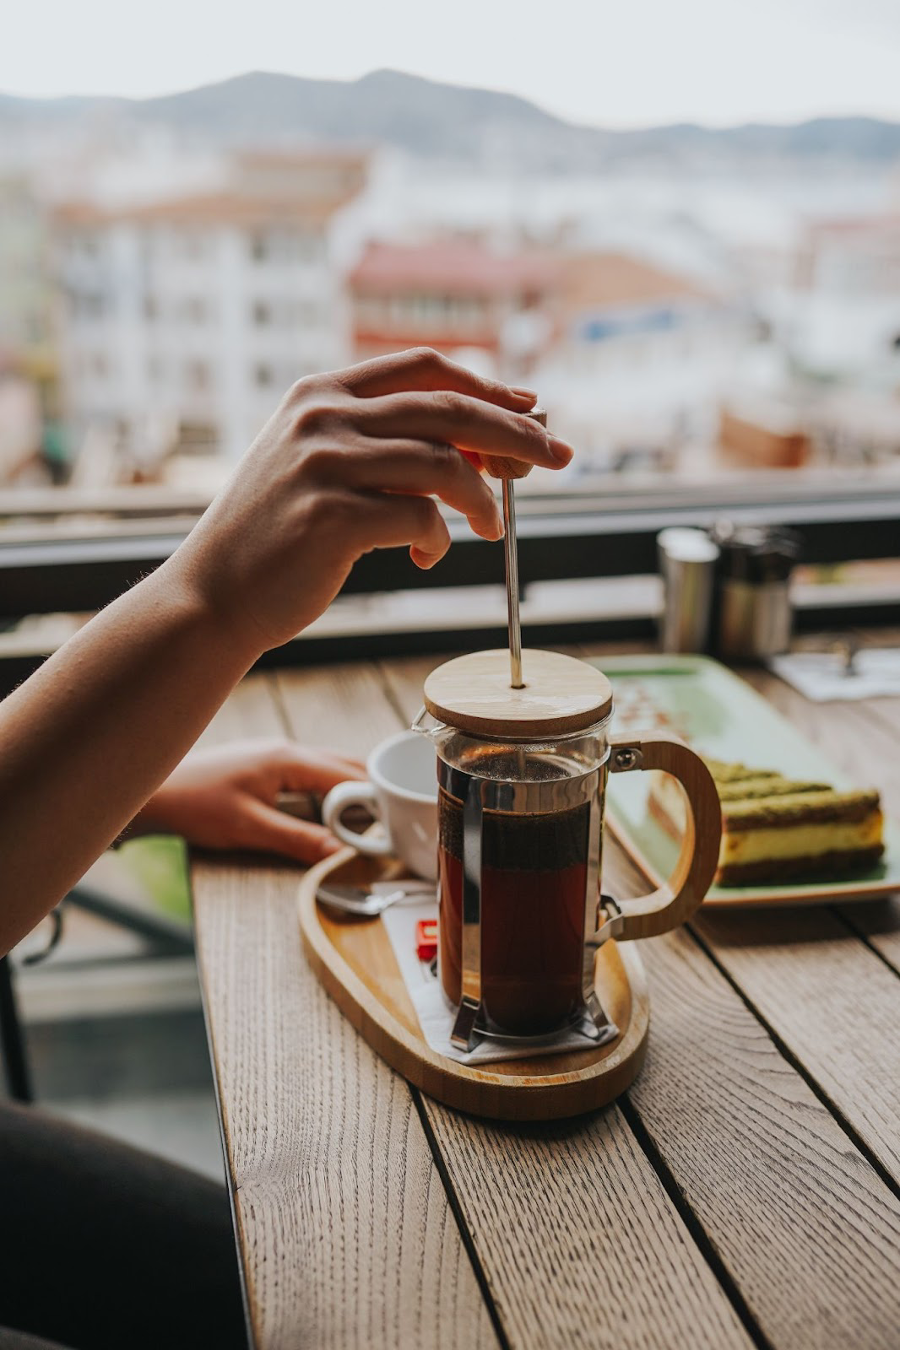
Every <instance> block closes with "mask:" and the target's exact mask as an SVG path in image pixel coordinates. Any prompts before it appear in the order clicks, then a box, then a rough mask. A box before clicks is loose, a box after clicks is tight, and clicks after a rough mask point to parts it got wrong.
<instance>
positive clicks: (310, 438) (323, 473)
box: [171, 350, 573, 664]
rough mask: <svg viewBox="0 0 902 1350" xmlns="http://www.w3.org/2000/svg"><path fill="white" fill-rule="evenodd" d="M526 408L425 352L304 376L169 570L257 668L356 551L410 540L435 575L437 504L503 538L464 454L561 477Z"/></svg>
mask: <svg viewBox="0 0 902 1350" xmlns="http://www.w3.org/2000/svg"><path fill="white" fill-rule="evenodd" d="M534 403H535V395H534V394H533V393H530V392H529V391H527V390H517V389H509V388H508V387H507V386H506V385H503V384H498V383H497V382H495V381H492V380H485V379H481V378H480V377H479V376H476V375H473V374H471V372H470V371H468V370H465V369H463V367H461V366H457V365H454V364H453V363H452V362H451V361H447V360H446V359H445V358H444V357H442V356H439V355H438V354H437V353H436V352H432V351H428V350H415V351H410V352H402V353H400V354H398V355H395V356H386V357H379V358H377V359H376V360H373V361H367V362H364V363H363V364H362V365H358V366H353V367H351V368H350V369H349V370H343V371H338V372H334V373H332V374H327V375H319V376H315V377H310V378H308V379H303V380H299V381H298V383H297V384H296V385H294V387H293V388H292V389H291V390H290V391H289V392H288V394H287V395H286V396H285V398H284V399H283V401H282V403H281V405H280V406H279V407H278V408H277V409H276V412H275V413H274V415H273V416H272V418H271V419H270V421H269V422H268V423H267V424H266V426H265V427H264V428H263V430H262V432H261V433H260V435H259V436H258V438H257V440H256V441H255V442H254V444H253V445H252V446H251V448H250V450H249V451H248V452H247V454H246V455H245V456H244V458H243V459H242V461H241V463H240V464H239V465H238V468H237V469H236V471H235V473H234V474H233V476H232V478H231V480H230V482H229V483H228V485H227V486H226V488H225V489H224V491H223V492H222V493H221V494H220V496H219V497H218V498H217V499H216V501H215V502H214V503H213V505H212V506H211V507H210V509H209V511H207V513H206V514H205V515H204V517H203V518H202V520H201V521H200V522H199V523H198V525H197V526H196V528H195V529H194V530H193V531H192V533H191V534H190V535H189V537H188V539H187V540H186V541H185V543H184V544H183V545H182V547H181V548H180V549H179V550H178V551H177V553H176V554H175V555H174V557H173V559H172V560H171V564H172V565H174V566H176V567H178V568H181V569H182V574H183V576H184V577H185V578H187V580H188V582H189V585H190V587H191V589H192V591H193V593H194V594H195V595H199V596H200V597H201V600H202V603H203V605H204V608H205V610H207V611H209V612H211V613H213V614H215V615H217V616H219V617H220V618H221V619H222V620H224V621H225V622H226V623H227V624H228V626H229V630H230V632H231V633H232V634H233V635H234V638H235V640H236V642H238V643H240V644H241V645H242V650H243V651H246V652H247V654H248V656H249V658H250V660H253V659H254V658H255V657H256V656H257V655H259V654H260V653H261V652H262V651H265V650H266V649H267V648H269V647H274V646H277V645H278V644H280V643H283V642H287V641H288V640H289V639H290V638H292V637H294V636H295V635H296V634H297V633H298V632H300V630H301V629H302V628H304V627H305V625H306V624H308V623H310V622H311V621H312V620H313V619H315V618H316V617H317V615H319V614H321V613H322V611H323V610H324V609H325V608H326V606H327V605H328V604H329V603H330V601H331V600H332V599H333V598H334V597H335V595H336V594H337V593H338V591H339V590H340V589H341V587H342V585H343V584H344V581H345V579H346V577H347V575H348V573H349V572H350V570H351V567H352V566H353V564H354V562H355V561H356V559H357V558H359V557H360V556H361V554H363V553H367V552H369V551H370V550H371V549H374V548H391V547H395V546H397V545H401V544H407V545H409V547H410V556H411V558H412V559H413V561H414V563H416V565H417V566H418V567H422V568H429V567H432V566H434V565H435V563H437V562H438V561H439V559H440V558H442V557H443V556H444V554H445V553H446V552H447V550H448V548H449V546H450V542H451V540H450V536H449V534H448V528H447V526H446V524H445V522H444V520H443V519H442V516H441V514H440V512H439V510H438V507H437V505H436V503H435V501H434V500H432V497H433V496H436V497H439V498H440V499H441V500H442V501H444V502H446V503H447V504H448V505H449V506H451V507H454V508H455V509H456V510H458V511H460V512H462V513H463V514H464V515H465V516H466V517H467V519H468V521H469V522H470V526H471V528H472V529H473V530H474V531H475V533H476V534H478V535H481V536H482V537H483V538H485V539H500V538H501V535H502V533H503V529H502V524H501V518H500V516H499V513H498V507H497V505H496V502H495V498H494V495H493V493H492V491H491V489H490V487H489V485H488V483H486V481H485V479H484V478H483V477H482V476H481V474H480V473H479V471H478V469H477V468H475V467H474V465H473V464H472V463H470V462H469V461H468V460H467V459H466V458H465V457H464V454H461V453H459V452H460V451H469V452H470V453H475V454H478V453H479V452H480V451H486V452H491V454H493V455H501V456H510V457H512V458H514V459H520V460H523V461H525V462H527V463H530V464H541V465H544V466H545V467H546V468H551V469H559V468H562V467H563V466H564V465H565V464H567V463H568V462H569V460H570V459H571V457H572V454H573V451H572V450H571V449H570V447H569V446H568V445H566V444H565V443H564V442H563V441H561V440H558V439H557V438H556V437H554V436H550V435H549V434H548V433H547V432H546V431H545V429H544V428H543V427H541V426H539V425H538V423H536V422H535V421H534V420H532V419H531V418H528V417H525V416H523V414H524V413H526V412H528V411H529V409H530V408H532V406H533V405H534ZM250 660H249V662H248V664H250Z"/></svg>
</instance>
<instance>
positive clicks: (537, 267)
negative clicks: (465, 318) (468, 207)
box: [349, 239, 556, 295]
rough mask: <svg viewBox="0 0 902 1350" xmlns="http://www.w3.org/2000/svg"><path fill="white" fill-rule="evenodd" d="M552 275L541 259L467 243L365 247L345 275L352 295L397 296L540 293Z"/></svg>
mask: <svg viewBox="0 0 902 1350" xmlns="http://www.w3.org/2000/svg"><path fill="white" fill-rule="evenodd" d="M555 270H556V269H555V266H554V264H553V263H552V262H551V260H550V259H549V258H548V257H546V256H544V255H540V254H513V255H507V256H502V255H499V254H495V253H492V252H491V251H490V250H489V249H488V248H486V247H485V245H483V244H480V243H477V242H474V241H471V240H463V239H449V240H440V241H436V242H434V243H429V244H417V245H403V244H382V243H371V244H369V245H368V246H367V248H366V251H365V253H364V255H363V257H362V258H361V260H360V262H359V263H358V264H357V266H356V267H355V268H354V270H353V271H352V272H351V275H350V277H349V283H350V286H351V289H352V290H353V291H355V292H356V293H357V294H358V295H374V294H375V295H378V294H384V293H386V292H389V293H394V294H397V293H399V292H403V291H427V292H433V293H434V292H441V293H442V294H447V295H460V294H467V295H508V294H510V293H511V292H518V291H522V290H524V289H529V288H531V287H532V288H536V289H544V288H545V287H547V286H548V285H549V283H550V282H551V280H552V278H553V276H554V273H555Z"/></svg>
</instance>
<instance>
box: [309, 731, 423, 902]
mask: <svg viewBox="0 0 902 1350" xmlns="http://www.w3.org/2000/svg"><path fill="white" fill-rule="evenodd" d="M366 770H367V773H368V774H369V776H370V781H369V782H368V783H350V782H349V783H339V784H338V786H337V787H334V788H333V789H332V791H331V792H330V793H329V794H328V796H327V797H326V799H325V801H324V802H323V824H324V825H326V826H328V828H329V829H330V830H331V831H332V833H333V834H334V835H335V836H336V838H338V839H340V840H341V842H342V843H343V844H350V845H351V847H352V848H355V849H356V850H357V852H358V853H365V854H367V855H369V856H372V857H375V856H378V855H382V854H388V853H394V854H396V855H397V856H398V857H399V858H400V859H401V861H402V862H405V863H406V864H407V866H408V867H409V868H410V870H411V871H412V872H414V873H416V875H417V876H420V877H426V878H428V880H430V881H434V880H435V879H436V876H437V875H438V860H437V840H438V783H437V781H436V775H435V747H434V745H433V743H432V741H431V740H429V739H428V737H426V736H421V735H420V734H419V733H418V732H416V731H402V732H399V734H398V735H397V736H390V737H389V739H388V740H387V741H383V742H382V744H381V745H377V746H376V748H375V750H374V751H373V753H372V754H371V755H370V757H369V759H368V760H367V762H366ZM349 806H364V807H366V809H367V810H368V811H370V812H371V813H372V814H373V815H374V816H375V817H376V818H377V820H378V821H379V823H380V824H381V826H382V829H383V831H384V833H383V834H355V833H354V831H353V830H349V829H348V828H347V826H346V825H343V824H342V820H341V817H342V815H343V813H344V812H345V811H346V810H347V809H348V807H349Z"/></svg>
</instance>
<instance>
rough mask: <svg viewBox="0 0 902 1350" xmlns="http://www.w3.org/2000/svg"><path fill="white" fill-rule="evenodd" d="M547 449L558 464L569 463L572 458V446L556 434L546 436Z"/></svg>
mask: <svg viewBox="0 0 902 1350" xmlns="http://www.w3.org/2000/svg"><path fill="white" fill-rule="evenodd" d="M548 449H549V450H550V451H551V454H552V456H553V458H554V459H556V460H557V462H558V464H569V463H570V461H571V459H572V458H573V446H572V445H568V444H567V442H566V441H562V440H561V439H560V437H558V436H549V437H548Z"/></svg>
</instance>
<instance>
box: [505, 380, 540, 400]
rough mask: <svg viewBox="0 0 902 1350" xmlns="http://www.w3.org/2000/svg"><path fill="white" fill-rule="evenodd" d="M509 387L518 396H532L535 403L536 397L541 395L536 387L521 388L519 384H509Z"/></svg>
mask: <svg viewBox="0 0 902 1350" xmlns="http://www.w3.org/2000/svg"><path fill="white" fill-rule="evenodd" d="M507 387H508V389H509V390H510V391H511V393H512V394H516V395H517V397H518V398H531V399H532V401H533V403H535V401H536V399H537V398H538V397H539V395H538V394H537V393H536V391H535V389H521V387H520V386H519V385H518V384H509V385H508V386H507Z"/></svg>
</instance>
